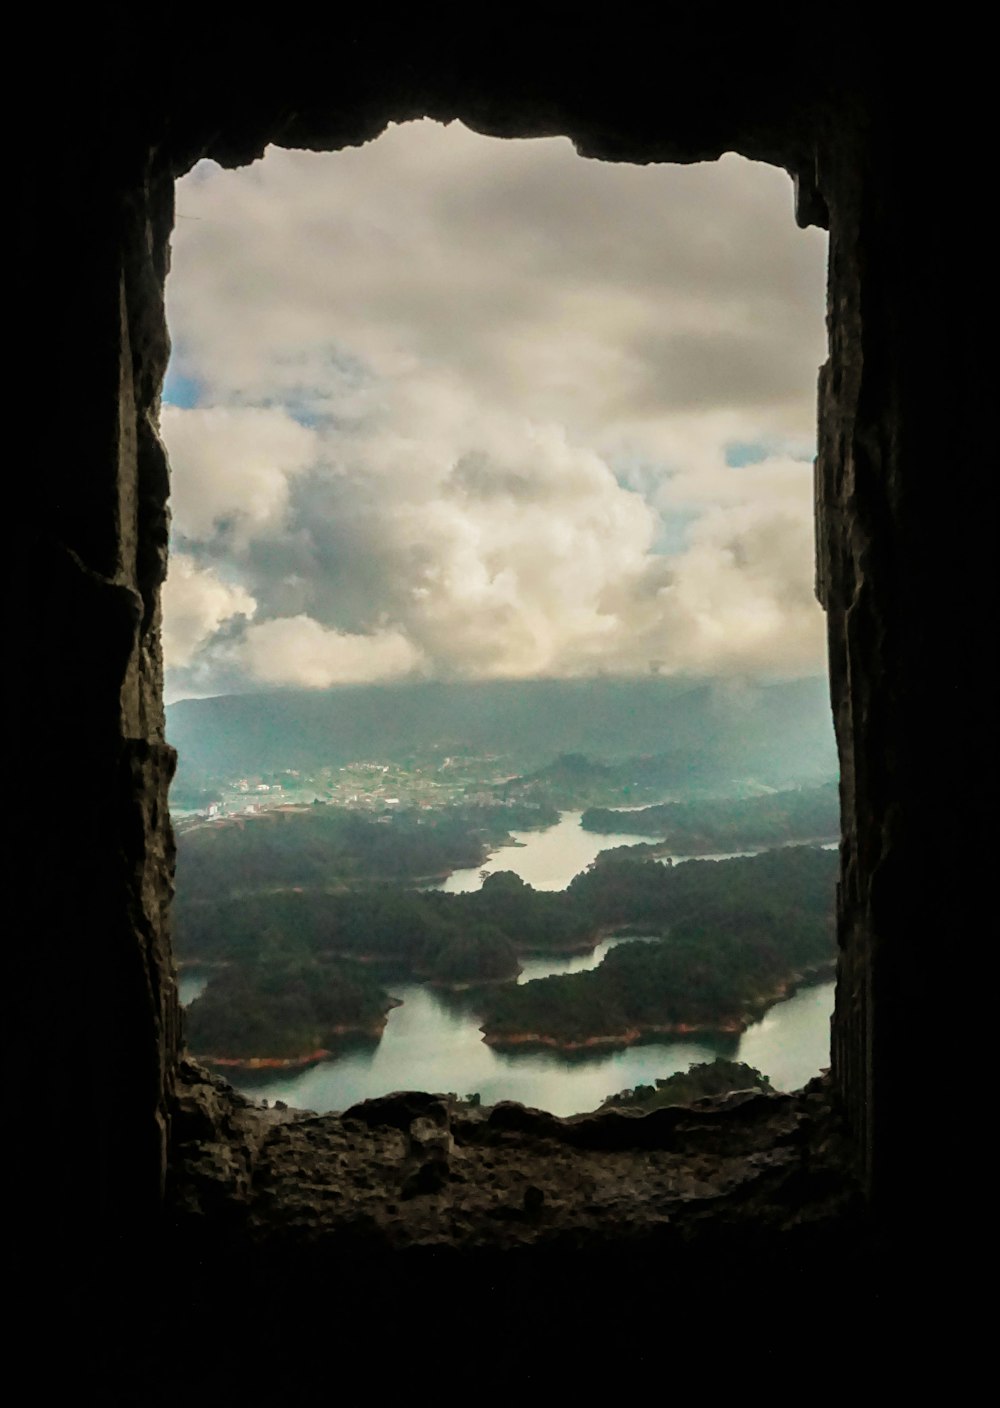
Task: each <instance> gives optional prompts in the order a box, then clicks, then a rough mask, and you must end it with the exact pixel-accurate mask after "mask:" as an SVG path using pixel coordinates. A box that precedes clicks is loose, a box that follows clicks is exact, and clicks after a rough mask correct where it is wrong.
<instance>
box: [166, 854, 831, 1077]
mask: <svg viewBox="0 0 1000 1408" xmlns="http://www.w3.org/2000/svg"><path fill="white" fill-rule="evenodd" d="M836 869H837V859H836V856H835V855H833V854H832V853H831V852H828V851H823V850H819V849H817V848H815V847H788V848H784V849H781V850H777V851H771V852H767V853H765V854H763V855H760V856H753V857H748V858H746V859H739V860H732V861H690V862H688V863H686V864H685V865H681V866H675V867H670V866H664V865H659V864H657V863H655V862H653V861H649V860H642V859H636V858H628V857H626V858H621V857H613V858H611V859H609V860H602V861H600V862H598V863H597V864H595V865H593V866H592V867H591V868H590V869H589V870H587V871H585V872H584V873H582V874H581V875H578V876H577V877H576V879H575V880H574V881H573V883H572V884H571V885H570V886H569V888H568V889H567V890H564V891H558V892H553V891H536V890H534V889H532V887H531V886H530V885H526V884H525V883H524V881H523V880H521V879H520V878H519V877H518V876H516V875H513V874H512V873H510V872H503V871H501V872H499V873H498V874H494V875H491V876H488V877H487V879H486V881H485V883H484V884H483V887H482V889H481V890H479V891H474V892H471V893H466V894H457V895H451V894H445V893H442V892H439V891H419V890H406V889H404V888H402V887H400V886H393V885H379V886H369V887H366V888H361V889H354V890H345V891H341V892H333V893H331V892H327V891H324V890H301V891H296V890H291V889H290V890H277V891H272V892H270V893H257V894H251V895H242V896H236V897H232V898H225V897H221V898H218V899H216V900H213V901H204V900H191V899H190V898H188V899H185V898H182V899H181V902H180V903H179V904H178V907H177V916H176V917H177V948H178V953H179V956H180V957H181V959H182V960H183V961H187V962H188V963H190V964H192V965H195V966H196V965H197V964H199V963H201V964H203V965H213V966H215V967H216V971H215V972H214V974H213V977H212V979H211V981H210V982H209V985H208V989H207V990H206V993H205V994H204V996H203V997H202V998H199V999H198V1000H197V1001H196V1003H195V1004H194V1005H193V1006H192V1008H191V1013H192V1014H195V1013H197V1014H198V1015H197V1016H196V1017H193V1018H192V1020H193V1021H194V1022H195V1023H196V1024H197V1023H201V1024H204V1023H205V1022H206V1021H207V1020H208V1017H209V1015H211V1014H214V1015H212V1020H213V1022H215V1023H216V1025H215V1026H214V1027H213V1028H212V1031H213V1032H214V1033H215V1036H216V1040H217V1041H218V1040H222V1038H223V1037H226V1038H227V1039H235V1035H236V1030H237V1027H238V1026H239V1023H240V1022H243V1021H244V1019H245V1018H246V1016H247V1014H248V1013H250V1012H251V1011H253V1010H256V1011H258V1013H259V1018H258V1021H259V1023H263V1026H261V1025H257V1026H254V1025H253V1024H251V1025H250V1027H249V1028H248V1030H250V1031H251V1032H252V1033H254V1034H255V1035H252V1036H250V1037H248V1040H247V1043H245V1044H244V1047H241V1048H240V1050H237V1051H226V1052H221V1051H220V1049H219V1047H218V1046H216V1047H214V1050H215V1052H216V1054H227V1055H241V1054H243V1052H244V1050H245V1049H246V1046H247V1045H251V1046H252V1044H253V1041H254V1040H263V1039H264V1038H265V1037H267V1038H268V1039H267V1041H266V1042H265V1049H264V1050H259V1051H256V1052H254V1054H255V1055H272V1054H282V1055H284V1054H286V1052H287V1050H288V1049H289V1048H293V1049H296V1050H299V1051H300V1052H301V1051H302V1050H305V1049H308V1050H313V1049H315V1045H314V1046H310V1047H308V1048H306V1047H302V1046H301V1045H300V1043H301V1041H302V1039H303V1038H304V1036H305V1035H309V1034H314V1033H315V1032H316V1031H319V1030H320V1029H321V1028H323V1026H324V1023H326V1025H327V1028H328V1027H329V1026H330V1025H331V1024H332V1025H333V1026H337V1025H340V1024H341V1019H340V1018H338V1019H337V1020H334V1017H333V1016H331V1015H330V1013H324V1012H316V1013H313V1014H312V1015H310V1012H311V1011H312V1009H310V1008H308V1006H307V1004H306V998H307V997H308V996H309V994H311V993H313V992H314V991H315V990H316V985H317V984H322V983H323V982H324V981H326V980H328V979H329V980H330V981H331V982H332V983H333V986H334V989H336V990H338V991H339V990H340V989H341V988H343V984H344V981H345V978H346V976H348V975H350V974H354V975H357V978H358V982H359V983H361V982H362V979H364V981H365V983H367V984H368V986H366V987H364V994H365V995H366V1000H367V999H369V998H370V999H371V1001H372V1002H373V1003H375V1008H376V1009H378V1002H379V1001H384V1000H385V993H384V992H383V991H382V989H381V988H380V987H379V985H378V983H377V982H376V981H375V979H374V978H372V977H371V973H372V966H371V965H372V964H373V963H375V964H377V965H378V969H377V971H380V972H381V973H383V974H392V975H395V976H398V977H401V978H409V979H417V980H427V981H432V982H437V983H440V984H442V985H447V986H456V987H469V988H472V989H473V990H474V994H475V996H474V1000H475V1003H476V1007H477V1010H479V1011H480V1012H481V1014H482V1015H483V1018H484V1029H485V1032H486V1037H487V1040H489V1041H491V1042H494V1043H497V1044H503V1043H510V1042H512V1041H513V1040H514V1039H515V1038H520V1037H524V1036H526V1035H534V1036H536V1037H540V1038H542V1039H543V1040H544V1041H546V1042H550V1043H551V1044H555V1045H563V1046H572V1045H574V1044H586V1043H587V1042H592V1041H594V1040H606V1041H611V1042H621V1041H628V1040H635V1039H637V1038H638V1037H639V1036H641V1035H642V1034H643V1033H649V1032H654V1031H656V1030H658V1029H669V1028H678V1029H685V1028H691V1027H694V1028H698V1027H702V1028H707V1029H712V1030H738V1029H739V1028H740V1027H741V1026H742V1025H743V1024H745V1022H746V1021H747V1020H748V1018H749V1016H751V1015H752V1014H754V1013H756V1012H758V1011H760V1010H762V1009H763V1007H765V1006H766V1005H768V1003H769V1002H771V1001H773V1000H774V999H775V997H776V995H778V994H779V993H780V991H781V990H782V987H783V985H784V984H787V983H788V982H789V981H792V980H794V978H795V976H796V975H798V974H801V973H805V972H809V971H812V970H820V969H822V968H823V967H824V965H828V964H829V963H830V962H831V961H832V958H833V953H834V944H833V917H832V916H833V890H834V879H835V875H836ZM616 930H617V931H619V932H625V931H628V930H631V931H633V932H638V933H641V934H644V935H647V936H659V937H656V938H654V939H653V941H651V942H644V943H626V944H622V945H620V946H618V947H616V948H614V949H612V950H611V951H610V952H609V953H608V954H607V955H606V957H605V958H604V960H603V962H602V963H601V965H600V966H599V967H598V968H596V969H594V970H592V971H590V972H585V973H576V974H569V975H565V976H561V977H553V978H543V979H538V980H536V981H534V982H531V983H526V984H524V985H523V986H516V985H515V984H514V981H513V980H514V979H515V978H516V976H517V974H518V972H519V971H520V964H519V961H518V960H519V956H520V955H524V954H527V953H537V952H542V953H545V952H548V953H570V952H574V951H575V952H585V951H588V950H590V949H592V948H593V946H594V944H595V943H596V942H597V940H598V938H599V937H600V935H601V933H602V932H615V931H616ZM352 960H353V961H352ZM290 973H291V974H293V975H294V976H293V979H290V978H288V975H289V974H290ZM279 978H280V980H281V983H282V984H285V986H283V987H281V989H280V992H281V994H282V996H281V998H280V1001H279V997H278V996H277V995H276V993H275V991H274V990H273V989H274V984H275V983H276V982H277V981H278V979H279ZM286 979H287V980H288V981H289V982H292V985H293V993H294V996H295V1002H294V1004H293V1005H292V1006H287V1005H283V1004H286V999H287V1001H288V1002H290V1001H291V998H289V997H288V994H287V992H286V987H287V982H286ZM303 984H305V988H303ZM304 994H305V995H304ZM206 998H207V999H208V1002H207V1003H206V1002H205V999H206ZM350 1001H351V1002H355V1003H357V1002H358V1001H360V998H359V997H358V995H357V994H355V995H354V996H352V997H350ZM227 1002H228V1003H229V1004H230V1005H231V1006H232V1007H233V1010H234V1011H238V1012H239V1014H240V1016H239V1017H238V1018H237V1017H235V1016H234V1017H233V1019H232V1022H231V1024H230V1026H228V1027H225V1028H219V1026H218V1022H219V1020H221V1017H220V1015H219V1014H221V1010H222V1006H223V1005H225V1003H227ZM254 1004H256V1007H255V1006H254ZM336 1010H337V1011H338V1012H339V1011H340V1009H336ZM371 1010H375V1009H371ZM371 1010H370V1009H368V1008H365V1009H364V1015H363V1017H359V1018H358V1025H360V1026H362V1027H364V1026H366V1024H367V1026H368V1027H370V1025H371V1024H370V1022H369V1017H370V1015H371ZM378 1010H384V1008H383V1009H378ZM342 1020H343V1021H347V1020H348V1019H347V1018H346V1017H345V1018H343V1019H342ZM283 1023H284V1025H283ZM193 1030H194V1031H195V1032H199V1033H200V1034H201V1038H202V1039H203V1040H207V1039H208V1036H209V1031H208V1030H206V1028H205V1027H204V1025H201V1026H198V1025H196V1026H195V1027H194V1028H193ZM190 1040H191V1042H192V1045H193V1046H194V1042H195V1037H194V1036H192V1037H191V1038H190ZM318 1044H319V1045H320V1046H322V1045H323V1044H324V1042H323V1041H320V1042H319V1043H318ZM195 1049H201V1048H195ZM211 1049H213V1048H209V1050H211Z"/></svg>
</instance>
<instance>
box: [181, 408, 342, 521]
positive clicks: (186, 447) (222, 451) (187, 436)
mask: <svg viewBox="0 0 1000 1408" xmlns="http://www.w3.org/2000/svg"><path fill="white" fill-rule="evenodd" d="M162 422H163V433H164V436H165V437H166V439H167V442H168V444H169V446H170V465H171V506H172V510H173V517H174V526H175V529H176V530H177V531H178V532H180V533H181V534H182V535H183V536H184V537H187V538H209V537H211V536H212V534H213V532H214V531H215V530H216V529H217V528H218V527H220V526H221V525H230V526H231V527H232V528H233V529H234V530H235V531H236V532H237V534H238V535H240V536H243V537H246V536H248V535H250V534H253V533H260V532H262V531H265V530H266V529H267V528H268V527H269V526H272V525H274V524H276V523H277V522H278V521H279V520H280V518H281V515H282V514H283V512H284V509H285V505H286V503H287V501H288V485H289V480H290V478H291V477H292V476H294V475H296V474H300V473H301V472H302V471H303V470H304V469H306V468H308V466H309V465H310V464H311V463H312V462H313V461H314V459H315V457H316V434H315V432H314V431H313V430H311V429H309V428H307V427H306V426H304V425H300V424H299V423H298V422H297V421H295V420H293V419H292V417H291V416H290V415H289V414H288V413H287V412H286V411H285V410H283V409H281V408H280V407H269V406H241V407H237V408H232V407H226V406H211V407H208V408H205V409H200V410H199V409H194V410H181V409H179V408H178V407H176V406H165V407H164V409H163V416H162Z"/></svg>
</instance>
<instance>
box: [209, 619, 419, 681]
mask: <svg viewBox="0 0 1000 1408" xmlns="http://www.w3.org/2000/svg"><path fill="white" fill-rule="evenodd" d="M234 653H235V654H236V655H237V657H238V658H240V659H241V660H242V661H243V662H244V663H245V664H246V665H247V666H248V668H249V669H250V671H251V673H252V675H253V677H254V678H255V679H258V680H260V681H262V682H263V683H264V684H296V685H305V686H307V687H309V686H311V687H314V688H319V687H322V686H326V685H331V684H357V683H360V682H361V681H363V680H387V679H398V678H399V677H400V676H401V675H407V674H412V673H413V671H414V669H415V667H416V665H417V664H418V661H419V657H418V655H417V652H416V651H415V650H414V648H413V646H412V645H411V644H410V642H409V641H408V640H407V639H406V638H405V637H404V636H402V635H400V633H399V632H398V631H389V630H383V631H378V632H376V633H375V634H374V635H370V636H360V635H347V634H346V633H345V632H343V631H331V630H327V629H326V628H325V627H324V626H321V625H320V624H319V622H318V621H313V620H312V619H311V618H310V617H309V616H292V617H288V616H285V617H280V618H276V619H275V620H272V621H261V622H260V624H259V625H253V626H250V627H249V628H248V630H247V631H246V634H245V635H244V637H243V640H242V641H241V642H240V644H239V645H238V646H237V647H236V648H235V651H234Z"/></svg>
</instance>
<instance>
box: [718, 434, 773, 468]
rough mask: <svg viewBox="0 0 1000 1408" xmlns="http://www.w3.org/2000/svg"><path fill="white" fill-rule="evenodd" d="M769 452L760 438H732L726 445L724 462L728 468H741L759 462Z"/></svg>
mask: <svg viewBox="0 0 1000 1408" xmlns="http://www.w3.org/2000/svg"><path fill="white" fill-rule="evenodd" d="M770 453H771V451H770V450H769V449H768V447H767V446H766V445H764V444H763V443H762V442H761V441H760V440H733V441H731V442H730V443H729V444H728V445H727V446H726V464H727V465H728V466H729V468H730V469H743V467H744V466H745V465H748V464H760V462H761V460H766V459H767V457H768V455H769V454H770Z"/></svg>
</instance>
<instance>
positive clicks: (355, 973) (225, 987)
mask: <svg viewBox="0 0 1000 1408" xmlns="http://www.w3.org/2000/svg"><path fill="white" fill-rule="evenodd" d="M266 947H267V945H266V942H265V944H264V945H262V948H263V949H264V950H265V951H264V952H258V954H257V956H256V958H255V960H254V961H252V962H248V963H243V964H239V965H235V966H233V967H230V968H225V969H223V970H222V971H221V972H218V973H216V974H214V975H213V976H212V979H211V981H210V982H209V984H208V986H207V988H206V989H205V991H204V992H203V993H202V995H201V996H200V997H197V998H195V1000H194V1002H192V1003H191V1005H190V1007H188V1008H187V1009H186V1011H185V1013H184V1024H185V1032H186V1036H187V1043H188V1046H189V1047H190V1048H191V1050H192V1051H193V1052H194V1053H195V1055H197V1056H200V1057H202V1058H203V1059H207V1060H209V1061H212V1060H213V1059H214V1060H215V1061H218V1060H219V1059H220V1058H221V1059H222V1061H224V1062H233V1061H241V1060H242V1061H247V1062H250V1061H256V1062H274V1063H280V1062H282V1061H296V1060H303V1059H309V1058H314V1059H315V1058H318V1057H319V1055H320V1054H321V1053H324V1052H329V1051H330V1050H331V1049H332V1048H335V1047H336V1046H337V1045H338V1044H342V1043H343V1041H344V1039H345V1037H349V1036H364V1037H368V1038H377V1037H378V1036H380V1035H381V1033H382V1030H383V1028H384V1026H385V1017H386V1013H387V1012H388V1011H389V1010H390V1008H391V1007H392V1005H393V1003H392V999H391V998H390V997H389V996H388V995H387V994H386V992H385V991H384V989H383V988H382V986H381V984H380V983H379V982H378V981H377V979H375V978H374V977H373V976H372V975H371V974H370V973H369V972H367V971H366V970H365V969H364V968H362V967H361V966H360V965H358V964H354V963H319V962H316V961H313V960H310V959H308V958H296V957H288V956H286V955H285V953H284V950H283V947H282V945H281V943H280V941H279V940H277V938H275V941H274V944H273V950H274V951H273V952H272V953H271V954H270V955H268V954H267V952H266Z"/></svg>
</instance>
